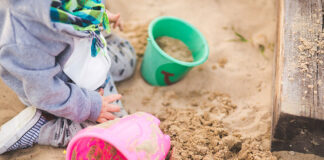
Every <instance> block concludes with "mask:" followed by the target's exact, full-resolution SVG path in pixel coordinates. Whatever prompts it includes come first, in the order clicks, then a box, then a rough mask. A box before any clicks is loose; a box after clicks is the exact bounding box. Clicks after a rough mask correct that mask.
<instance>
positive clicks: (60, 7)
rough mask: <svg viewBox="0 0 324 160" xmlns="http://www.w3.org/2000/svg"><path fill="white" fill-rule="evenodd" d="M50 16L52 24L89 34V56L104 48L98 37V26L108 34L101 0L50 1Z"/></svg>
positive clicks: (100, 37) (102, 40)
mask: <svg viewBox="0 0 324 160" xmlns="http://www.w3.org/2000/svg"><path fill="white" fill-rule="evenodd" d="M50 16H51V20H52V21H53V22H60V23H65V24H70V25H72V26H73V28H74V29H75V30H77V31H83V32H87V33H89V34H90V35H91V36H92V37H93V39H92V46H91V55H92V56H93V57H95V56H97V54H98V53H99V52H100V50H101V49H103V48H104V47H106V41H105V39H104V38H103V37H102V36H100V25H102V26H103V29H104V30H106V31H107V32H108V33H109V32H110V28H109V20H108V16H107V14H106V9H105V6H104V4H102V3H101V0H52V4H51V9H50Z"/></svg>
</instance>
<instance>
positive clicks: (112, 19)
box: [106, 10, 123, 31]
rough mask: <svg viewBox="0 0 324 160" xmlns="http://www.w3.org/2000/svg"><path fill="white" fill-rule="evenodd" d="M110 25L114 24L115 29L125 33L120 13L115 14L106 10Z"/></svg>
mask: <svg viewBox="0 0 324 160" xmlns="http://www.w3.org/2000/svg"><path fill="white" fill-rule="evenodd" d="M106 13H107V16H108V19H109V23H111V24H113V28H114V29H115V28H116V27H118V28H119V30H120V31H123V26H122V23H121V20H120V13H117V14H114V13H111V12H109V11H108V10H106Z"/></svg>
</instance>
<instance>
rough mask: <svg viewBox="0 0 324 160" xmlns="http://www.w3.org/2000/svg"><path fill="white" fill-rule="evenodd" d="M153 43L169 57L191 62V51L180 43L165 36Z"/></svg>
mask: <svg viewBox="0 0 324 160" xmlns="http://www.w3.org/2000/svg"><path fill="white" fill-rule="evenodd" d="M155 41H156V43H157V44H158V45H159V47H160V48H161V49H162V50H163V51H164V52H165V53H166V54H168V55H169V56H171V57H173V58H175V59H178V60H180V61H183V62H192V61H193V57H192V54H191V51H190V50H189V48H188V47H187V46H186V45H185V44H184V43H183V42H182V41H180V40H178V39H175V38H172V37H167V36H162V37H159V38H157V39H155Z"/></svg>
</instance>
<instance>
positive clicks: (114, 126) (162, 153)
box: [66, 112, 170, 160]
mask: <svg viewBox="0 0 324 160" xmlns="http://www.w3.org/2000/svg"><path fill="white" fill-rule="evenodd" d="M159 124H160V120H159V119H157V118H156V117H154V116H152V115H150V114H148V113H143V112H139V113H135V114H133V115H130V116H126V117H124V118H121V119H116V120H113V121H110V122H108V123H104V124H101V125H97V126H94V127H89V128H86V129H84V130H81V131H80V132H79V133H78V134H77V135H76V136H75V137H74V138H73V139H72V140H71V142H70V143H69V145H68V148H67V154H66V160H70V159H77V160H81V159H82V160H97V159H98V160H105V159H114V160H126V159H127V160H151V159H157V160H162V159H165V157H166V156H167V154H168V152H169V149H170V137H169V136H168V135H164V134H163V133H162V131H161V130H160V128H159Z"/></svg>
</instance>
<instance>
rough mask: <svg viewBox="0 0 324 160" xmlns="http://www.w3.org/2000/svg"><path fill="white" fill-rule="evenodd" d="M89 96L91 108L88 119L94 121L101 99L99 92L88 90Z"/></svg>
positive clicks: (98, 111)
mask: <svg viewBox="0 0 324 160" xmlns="http://www.w3.org/2000/svg"><path fill="white" fill-rule="evenodd" d="M89 97H90V99H91V109H90V116H89V118H88V120H90V121H92V122H96V120H97V119H98V117H99V114H100V111H101V106H102V99H101V96H100V94H99V93H98V92H95V91H89Z"/></svg>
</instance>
